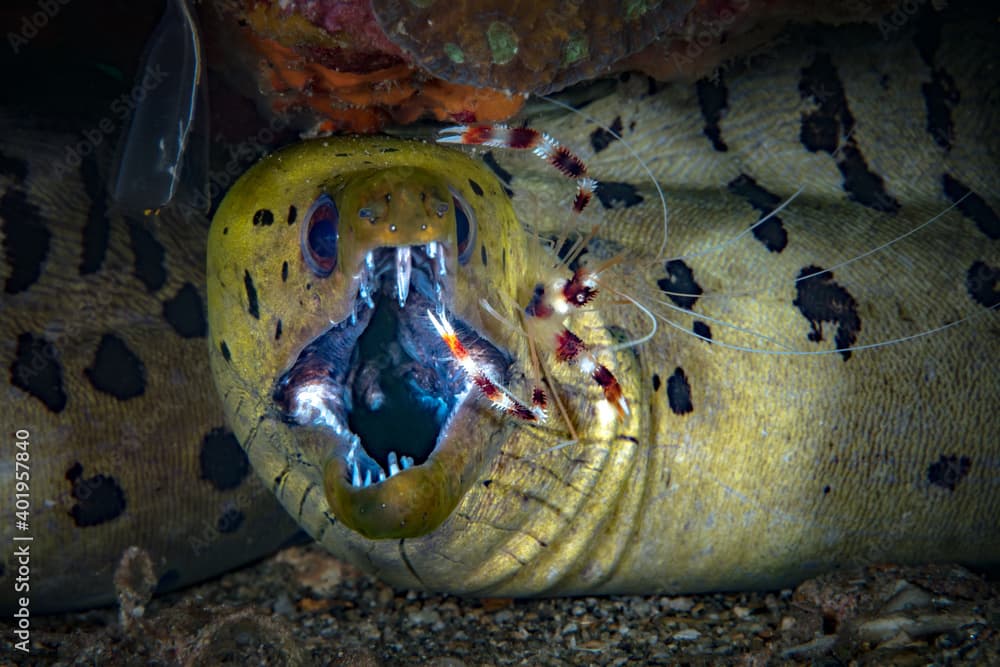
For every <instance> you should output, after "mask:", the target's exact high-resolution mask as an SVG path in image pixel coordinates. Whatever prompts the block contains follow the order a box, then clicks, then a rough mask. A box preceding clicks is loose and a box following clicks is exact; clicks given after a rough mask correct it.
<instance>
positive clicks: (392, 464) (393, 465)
mask: <svg viewBox="0 0 1000 667" xmlns="http://www.w3.org/2000/svg"><path fill="white" fill-rule="evenodd" d="M397 474H399V461H397V460H396V452H389V477H392V476H393V475H397Z"/></svg>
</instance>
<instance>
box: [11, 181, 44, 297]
mask: <svg viewBox="0 0 1000 667" xmlns="http://www.w3.org/2000/svg"><path fill="white" fill-rule="evenodd" d="M0 219H2V220H3V248H4V256H5V257H6V258H7V265H8V266H9V267H10V275H8V276H7V282H6V283H5V285H4V291H5V292H7V294H17V293H18V292H23V291H25V290H26V289H28V288H29V287H31V286H32V285H34V284H35V283H36V282H37V281H38V278H39V276H41V275H42V265H43V264H44V263H45V258H46V257H47V256H48V254H49V241H50V240H51V239H52V234H51V233H49V230H48V229H46V228H45V223H44V222H43V221H42V216H41V213H40V212H39V210H38V207H37V206H35V205H34V204H32V203H30V202H28V200H27V198H26V197H25V194H24V192H22V191H20V190H13V189H11V190H8V191H7V192H6V193H5V194H4V196H3V198H2V199H0Z"/></svg>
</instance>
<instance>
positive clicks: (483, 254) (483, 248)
mask: <svg viewBox="0 0 1000 667" xmlns="http://www.w3.org/2000/svg"><path fill="white" fill-rule="evenodd" d="M479 258H480V259H481V260H482V261H483V266H486V265H487V261H486V259H487V258H486V246H485V245H481V246H479Z"/></svg>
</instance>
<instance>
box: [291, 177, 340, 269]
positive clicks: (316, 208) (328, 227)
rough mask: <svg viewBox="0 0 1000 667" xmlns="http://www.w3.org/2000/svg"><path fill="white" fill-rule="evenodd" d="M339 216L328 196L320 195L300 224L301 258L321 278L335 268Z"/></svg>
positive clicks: (338, 236) (338, 237)
mask: <svg viewBox="0 0 1000 667" xmlns="http://www.w3.org/2000/svg"><path fill="white" fill-rule="evenodd" d="M339 223H340V215H339V214H338V213H337V205H336V204H334V203H333V200H332V199H330V197H329V196H328V195H320V196H319V197H318V198H317V199H316V201H315V202H313V205H312V206H310V207H309V211H308V212H307V213H306V217H305V220H304V221H303V224H302V241H301V243H302V256H303V257H304V258H305V260H306V264H308V265H309V268H310V269H312V271H313V273H315V274H316V275H317V276H319V277H321V278H325V277H327V276H328V275H330V273H331V272H333V270H334V269H335V268H336V267H337V242H338V240H339V239H340V231H339V229H340V224H339Z"/></svg>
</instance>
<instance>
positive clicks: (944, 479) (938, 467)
mask: <svg viewBox="0 0 1000 667" xmlns="http://www.w3.org/2000/svg"><path fill="white" fill-rule="evenodd" d="M971 468H972V461H971V460H970V459H969V457H968V456H962V457H959V456H955V455H950V456H949V455H945V454H942V455H941V457H940V458H938V460H937V461H935V462H934V463H932V464H930V466H928V467H927V481H928V482H930V483H931V484H933V485H934V486H940V487H941V488H942V489H948V490H949V491H954V490H955V488H956V487H957V486H958V483H959V482H961V481H962V478H964V477H965V476H966V475H967V474H969V470H970V469H971Z"/></svg>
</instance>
